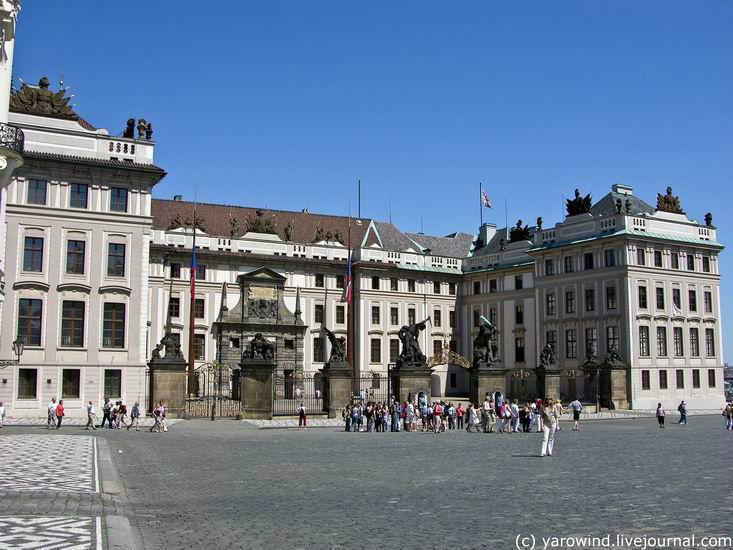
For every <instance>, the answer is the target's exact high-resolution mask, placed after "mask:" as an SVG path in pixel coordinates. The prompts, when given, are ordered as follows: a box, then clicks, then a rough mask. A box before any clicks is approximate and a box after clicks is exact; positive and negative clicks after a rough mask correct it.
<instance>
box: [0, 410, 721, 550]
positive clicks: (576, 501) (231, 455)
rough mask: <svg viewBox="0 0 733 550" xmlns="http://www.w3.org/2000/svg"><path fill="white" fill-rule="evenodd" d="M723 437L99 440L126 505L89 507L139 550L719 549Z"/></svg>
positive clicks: (696, 429) (711, 425)
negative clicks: (674, 540)
mask: <svg viewBox="0 0 733 550" xmlns="http://www.w3.org/2000/svg"><path fill="white" fill-rule="evenodd" d="M670 420H672V419H671V418H670ZM722 424H723V423H722V420H721V419H720V418H719V417H702V416H701V417H696V418H694V419H692V420H691V421H690V424H688V425H687V426H677V425H676V424H674V423H671V424H670V425H669V426H668V427H667V429H665V430H660V429H658V428H657V427H656V422H655V420H654V419H646V418H644V419H636V420H628V421H610V422H588V423H586V424H585V425H583V426H582V430H581V431H579V432H573V431H571V430H570V424H569V423H568V422H565V424H564V427H563V429H562V431H560V432H559V433H558V435H557V440H556V447H555V454H554V456H553V457H546V458H539V457H538V454H539V446H540V443H541V435H540V434H536V433H530V434H511V435H509V434H476V433H471V434H468V433H466V432H448V433H444V434H439V435H435V434H430V433H405V432H401V433H399V434H392V433H385V434H381V433H344V432H342V431H340V430H337V429H333V428H332V429H328V428H322V429H318V430H308V431H297V430H290V429H284V430H259V429H257V428H256V427H254V426H252V425H250V424H248V423H246V422H237V421H233V420H221V421H217V422H210V421H204V420H195V421H187V422H181V423H179V424H178V425H176V426H175V427H173V428H172V429H171V430H170V431H169V432H168V433H165V434H151V433H149V432H145V433H139V434H129V433H126V432H122V431H117V430H107V431H98V432H95V435H96V436H98V437H101V438H104V440H105V442H106V444H108V445H109V447H110V450H111V455H112V456H113V460H114V463H115V465H116V466H117V469H118V471H119V473H120V476H121V479H122V482H123V484H124V493H125V494H124V495H121V497H124V498H120V499H114V500H112V501H111V502H104V503H100V504H101V505H102V506H105V507H113V508H114V509H112V510H110V511H109V513H115V514H124V515H126V516H127V517H128V518H129V520H130V522H131V523H132V526H133V529H136V530H139V535H140V536H141V538H142V540H143V541H144V545H145V548H150V549H167V548H171V549H181V548H186V549H189V548H190V549H208V548H256V549H259V548H273V549H280V548H283V549H285V548H287V549H290V548H389V549H391V548H415V547H423V546H428V547H430V546H438V547H440V548H444V547H450V548H455V549H461V550H463V549H470V548H482V549H501V550H508V549H511V548H515V541H516V537H517V536H518V535H522V536H527V537H529V536H531V535H534V536H535V537H536V540H537V541H538V544H539V546H538V548H542V542H541V540H540V539H539V537H542V536H545V537H548V536H575V535H597V536H602V535H606V534H609V535H611V536H612V537H615V536H616V535H617V534H621V535H626V536H628V535H635V536H645V535H646V536H690V535H692V534H696V535H698V537H699V536H702V535H729V536H731V535H733V532H732V530H731V527H730V519H729V517H728V516H729V514H728V513H727V512H729V511H730V510H731V509H733V492H731V491H730V490H729V489H730V479H732V478H733V477H732V474H733V463H732V462H731V460H730V456H731V448H732V447H731V443H733V432H730V431H725V430H724V429H723V425H722ZM12 430H14V431H19V430H32V429H31V428H25V429H21V428H13V429H12ZM119 451H122V452H119ZM100 504H97V506H99V505H100ZM64 506H66V507H68V509H69V510H70V511H73V510H78V509H79V507H80V504H79V502H78V501H77V502H73V501H72V502H65V503H64ZM83 506H84V507H87V508H88V507H90V506H92V505H91V503H85V504H84V505H83ZM0 515H6V504H5V499H2V498H0ZM556 547H558V546H556ZM559 547H560V548H570V547H571V546H569V545H564V546H559ZM574 547H575V548H581V547H590V546H580V545H575V546H574ZM719 547H722V548H730V547H731V545H730V544H728V545H725V544H723V545H719ZM625 548H632V547H630V546H627V547H625ZM638 548H640V546H638ZM697 548H703V547H702V546H697Z"/></svg>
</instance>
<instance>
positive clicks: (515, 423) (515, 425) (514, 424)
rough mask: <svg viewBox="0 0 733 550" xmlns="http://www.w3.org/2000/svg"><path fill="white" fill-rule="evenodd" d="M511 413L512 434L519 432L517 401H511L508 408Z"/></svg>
mask: <svg viewBox="0 0 733 550" xmlns="http://www.w3.org/2000/svg"><path fill="white" fill-rule="evenodd" d="M510 409H511V411H512V433H514V432H519V401H517V400H516V399H515V400H514V401H512V404H511V406H510Z"/></svg>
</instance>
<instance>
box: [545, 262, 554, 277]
mask: <svg viewBox="0 0 733 550" xmlns="http://www.w3.org/2000/svg"><path fill="white" fill-rule="evenodd" d="M554 274H555V262H554V261H553V260H545V275H546V276H547V277H549V276H551V275H554Z"/></svg>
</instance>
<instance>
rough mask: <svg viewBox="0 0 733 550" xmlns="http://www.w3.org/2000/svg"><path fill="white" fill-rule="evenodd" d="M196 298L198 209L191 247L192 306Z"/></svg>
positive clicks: (194, 219)
mask: <svg viewBox="0 0 733 550" xmlns="http://www.w3.org/2000/svg"><path fill="white" fill-rule="evenodd" d="M195 298H196V207H195V206H194V210H193V247H191V304H193V301H194V299H195Z"/></svg>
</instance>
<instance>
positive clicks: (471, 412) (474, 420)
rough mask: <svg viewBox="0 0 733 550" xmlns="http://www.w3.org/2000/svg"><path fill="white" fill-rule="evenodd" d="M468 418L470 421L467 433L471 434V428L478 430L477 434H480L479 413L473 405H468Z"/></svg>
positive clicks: (467, 425)
mask: <svg viewBox="0 0 733 550" xmlns="http://www.w3.org/2000/svg"><path fill="white" fill-rule="evenodd" d="M466 417H467V418H468V420H467V421H466V431H467V432H470V431H471V428H476V433H479V427H478V425H479V419H478V412H477V411H476V407H474V406H473V403H469V404H468V410H467V411H466Z"/></svg>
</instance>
